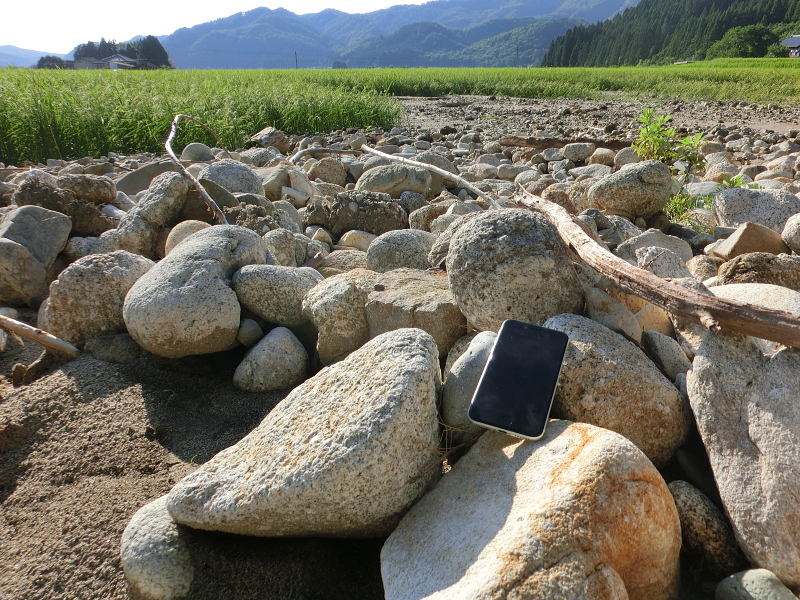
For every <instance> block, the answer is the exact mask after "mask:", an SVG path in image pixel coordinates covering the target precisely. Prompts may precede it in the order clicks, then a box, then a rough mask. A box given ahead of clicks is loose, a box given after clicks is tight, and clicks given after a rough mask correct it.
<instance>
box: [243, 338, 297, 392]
mask: <svg viewBox="0 0 800 600" xmlns="http://www.w3.org/2000/svg"><path fill="white" fill-rule="evenodd" d="M307 374H308V353H307V352H306V349H305V348H304V347H303V344H301V343H300V340H298V339H297V338H296V337H295V335H294V334H293V333H292V332H291V331H289V330H288V329H286V328H285V327H276V328H275V329H273V330H272V331H270V332H269V333H268V334H267V335H265V336H264V337H263V338H262V339H261V341H260V342H259V343H258V344H256V345H255V346H254V347H253V348H251V349H250V350H248V352H247V354H245V355H244V359H243V360H242V362H241V363H240V364H239V366H238V367H237V368H236V372H235V373H234V374H233V385H235V386H236V387H237V388H239V389H240V390H245V391H247V392H269V391H271V390H284V389H290V388H293V387H295V386H296V385H298V384H300V383H302V381H303V380H304V379H305V378H306V375H307Z"/></svg>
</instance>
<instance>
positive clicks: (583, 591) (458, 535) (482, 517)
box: [381, 421, 681, 600]
mask: <svg viewBox="0 0 800 600" xmlns="http://www.w3.org/2000/svg"><path fill="white" fill-rule="evenodd" d="M680 545H681V540H680V525H679V523H678V515H677V511H676V510H675V504H674V502H673V501H672V497H671V496H670V493H669V490H668V489H667V486H666V484H665V483H664V480H663V479H662V478H661V476H660V475H659V473H658V471H656V470H655V468H653V465H652V464H651V463H650V461H648V460H647V458H646V457H645V456H644V455H643V454H642V453H641V452H640V451H639V450H638V449H637V448H636V447H635V446H634V445H633V444H631V443H630V442H629V441H628V440H626V439H625V438H623V437H622V436H620V435H617V434H615V433H613V432H610V431H607V430H604V429H600V428H598V427H593V426H591V425H587V424H583V423H569V422H566V421H550V423H549V425H548V428H547V432H546V433H545V437H544V439H543V440H542V441H540V442H535V443H533V442H524V441H520V440H518V439H516V438H512V437H510V436H506V435H503V434H501V433H498V432H493V431H490V432H487V433H486V434H484V435H483V436H482V437H481V439H480V440H478V443H477V444H476V445H475V446H473V448H472V449H471V450H470V451H469V453H468V454H467V455H466V456H465V457H463V458H462V459H461V460H460V461H458V462H457V463H456V464H455V466H454V467H453V469H452V471H451V472H450V473H448V474H447V475H445V476H444V478H443V479H442V481H441V482H439V484H438V485H437V486H436V488H435V489H434V490H433V491H431V492H430V493H429V494H427V495H426V496H425V497H424V498H423V499H422V500H421V501H420V502H419V503H418V504H417V505H416V506H414V508H413V509H411V511H410V512H409V513H408V515H407V516H406V517H405V518H404V519H403V520H402V522H401V523H400V525H399V526H398V528H397V529H396V530H395V532H394V533H393V534H392V535H391V536H389V539H388V540H386V543H385V544H384V546H383V550H382V551H381V574H382V576H383V584H384V589H385V591H386V599H387V600H411V599H414V600H422V599H425V600H453V599H461V598H476V599H477V598H542V599H544V598H547V599H550V598H553V599H555V598H565V599H566V598H571V599H572V598H574V599H578V598H585V599H587V600H588V599H590V598H603V599H605V598H609V599H612V598H613V599H619V600H622V599H624V598H632V599H637V600H645V599H648V600H667V599H668V598H672V597H674V596H673V595H674V594H677V587H678V577H679V567H678V553H679V551H680ZM626 590H627V593H626Z"/></svg>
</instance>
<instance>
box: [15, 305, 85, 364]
mask: <svg viewBox="0 0 800 600" xmlns="http://www.w3.org/2000/svg"><path fill="white" fill-rule="evenodd" d="M0 329H5V330H6V331H8V332H9V333H12V334H16V335H19V336H21V337H24V338H28V339H29V340H33V341H35V342H38V343H40V344H41V345H42V346H44V347H46V348H51V349H53V350H56V351H58V352H61V353H62V354H66V355H67V356H70V357H72V358H75V357H77V356H78V355H79V354H80V353H81V352H80V350H78V349H77V348H76V347H75V346H73V345H72V344H70V343H69V342H65V341H64V340H62V339H60V338H57V337H56V336H54V335H50V334H49V333H47V332H46V331H42V330H41V329H37V328H36V327H31V326H30V325H27V324H25V323H21V322H20V321H17V320H16V319H12V318H10V317H4V316H3V315H0Z"/></svg>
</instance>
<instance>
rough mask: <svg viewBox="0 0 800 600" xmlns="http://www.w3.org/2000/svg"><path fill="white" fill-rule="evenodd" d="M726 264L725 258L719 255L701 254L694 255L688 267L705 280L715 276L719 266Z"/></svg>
mask: <svg viewBox="0 0 800 600" xmlns="http://www.w3.org/2000/svg"><path fill="white" fill-rule="evenodd" d="M724 264H725V259H723V258H719V257H718V256H706V255H705V254H699V255H697V256H693V257H692V258H691V259H690V260H689V261H688V262H687V263H686V268H687V269H689V272H690V273H691V274H692V275H694V276H695V277H697V278H698V279H700V280H701V281H705V280H706V279H709V278H710V277H715V276H716V274H717V271H718V270H719V268H720V267H721V266H722V265H724Z"/></svg>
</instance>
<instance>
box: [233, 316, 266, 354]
mask: <svg viewBox="0 0 800 600" xmlns="http://www.w3.org/2000/svg"><path fill="white" fill-rule="evenodd" d="M263 337H264V332H263V331H262V330H261V326H260V325H259V324H258V323H256V322H255V321H254V320H253V319H242V321H241V323H239V331H237V332H236V340H237V341H238V342H239V343H240V344H241V345H242V346H244V347H245V348H252V347H253V346H255V345H256V344H257V343H258V342H259V341H261V338H263Z"/></svg>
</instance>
